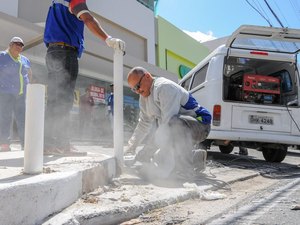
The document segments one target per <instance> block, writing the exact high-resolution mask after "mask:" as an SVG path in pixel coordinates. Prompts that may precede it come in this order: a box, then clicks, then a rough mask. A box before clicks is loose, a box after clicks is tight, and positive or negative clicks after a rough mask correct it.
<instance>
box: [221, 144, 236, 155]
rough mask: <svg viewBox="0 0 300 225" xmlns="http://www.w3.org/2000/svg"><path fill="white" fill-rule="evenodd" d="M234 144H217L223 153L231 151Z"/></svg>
mask: <svg viewBox="0 0 300 225" xmlns="http://www.w3.org/2000/svg"><path fill="white" fill-rule="evenodd" d="M233 148H234V146H233V145H232V144H229V145H219V149H220V151H221V152H222V153H224V154H229V153H231V152H232V151H233Z"/></svg>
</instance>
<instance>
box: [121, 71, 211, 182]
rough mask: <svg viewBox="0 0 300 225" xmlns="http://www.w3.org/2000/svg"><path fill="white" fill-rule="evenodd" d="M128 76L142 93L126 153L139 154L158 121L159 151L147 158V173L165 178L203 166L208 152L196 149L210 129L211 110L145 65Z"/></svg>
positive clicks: (157, 137)
mask: <svg viewBox="0 0 300 225" xmlns="http://www.w3.org/2000/svg"><path fill="white" fill-rule="evenodd" d="M127 80H128V84H129V86H130V87H131V90H132V91H134V92H136V93H137V94H139V95H140V100H139V105H140V116H139V122H138V124H137V126H136V128H135V131H134V133H133V135H132V137H131V138H130V139H129V141H128V144H129V145H128V149H127V151H126V152H125V155H129V154H135V150H136V147H137V146H138V145H139V144H140V143H141V142H142V141H143V140H144V138H145V137H146V135H147V134H148V133H149V132H150V131H151V129H152V127H153V126H155V125H156V124H157V129H156V130H155V139H154V140H155V144H156V146H157V148H156V151H155V153H153V154H152V156H150V157H151V159H150V160H149V159H145V158H144V159H143V161H144V162H143V165H144V168H143V167H142V170H143V173H145V174H144V175H146V177H148V178H150V179H151V178H154V179H156V178H159V179H165V178H168V177H169V176H172V175H173V174H174V173H175V174H177V173H180V174H189V173H193V172H194V171H195V170H197V169H203V164H204V165H205V160H206V152H203V151H200V150H198V151H193V150H194V146H195V145H196V144H199V143H200V142H202V141H204V140H205V138H206V137H207V136H208V134H209V132H210V123H211V114H210V113H209V112H208V110H206V109H205V108H204V107H202V106H200V105H199V104H198V103H197V101H196V100H195V99H194V97H193V96H192V95H191V94H190V93H189V92H187V91H186V90H185V89H184V88H182V87H181V86H179V85H178V84H176V83H175V82H173V81H170V80H168V79H166V78H163V77H158V78H154V77H153V76H152V75H151V74H150V73H149V72H148V71H147V70H146V69H144V68H142V67H135V68H133V69H132V70H130V72H129V73H128V76H127ZM153 145H154V143H153ZM149 149H150V148H148V151H150V150H149ZM139 153H140V152H139ZM138 155H139V154H138ZM138 155H137V157H138ZM145 155H147V154H145ZM200 160H201V161H200ZM145 161H147V162H145ZM199 165H200V167H202V168H198V167H199ZM175 174H174V175H175Z"/></svg>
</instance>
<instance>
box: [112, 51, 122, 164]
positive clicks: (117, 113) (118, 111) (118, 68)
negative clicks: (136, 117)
mask: <svg viewBox="0 0 300 225" xmlns="http://www.w3.org/2000/svg"><path fill="white" fill-rule="evenodd" d="M123 129H124V127H123V51H121V50H120V49H114V149H115V157H116V159H117V161H118V163H119V165H120V166H121V165H123V161H124V160H123V155H124V153H123V148H124V146H123V145H124V144H123V143H124V130H123Z"/></svg>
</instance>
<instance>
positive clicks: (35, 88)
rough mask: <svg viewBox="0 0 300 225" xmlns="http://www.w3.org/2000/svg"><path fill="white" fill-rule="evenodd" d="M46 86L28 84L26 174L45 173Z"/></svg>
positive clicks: (25, 149) (25, 147)
mask: <svg viewBox="0 0 300 225" xmlns="http://www.w3.org/2000/svg"><path fill="white" fill-rule="evenodd" d="M44 115H45V85H41V84H28V85H27V95H26V113H25V146H24V173H26V174H37V173H42V172H43V149H44Z"/></svg>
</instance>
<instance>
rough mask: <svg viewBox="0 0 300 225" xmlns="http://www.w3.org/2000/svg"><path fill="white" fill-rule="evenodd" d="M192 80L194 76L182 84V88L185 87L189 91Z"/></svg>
mask: <svg viewBox="0 0 300 225" xmlns="http://www.w3.org/2000/svg"><path fill="white" fill-rule="evenodd" d="M191 78H192V76H190V77H189V78H188V79H186V80H185V81H184V82H182V84H181V87H183V88H184V89H185V90H187V91H188V90H189V86H190V83H191Z"/></svg>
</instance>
